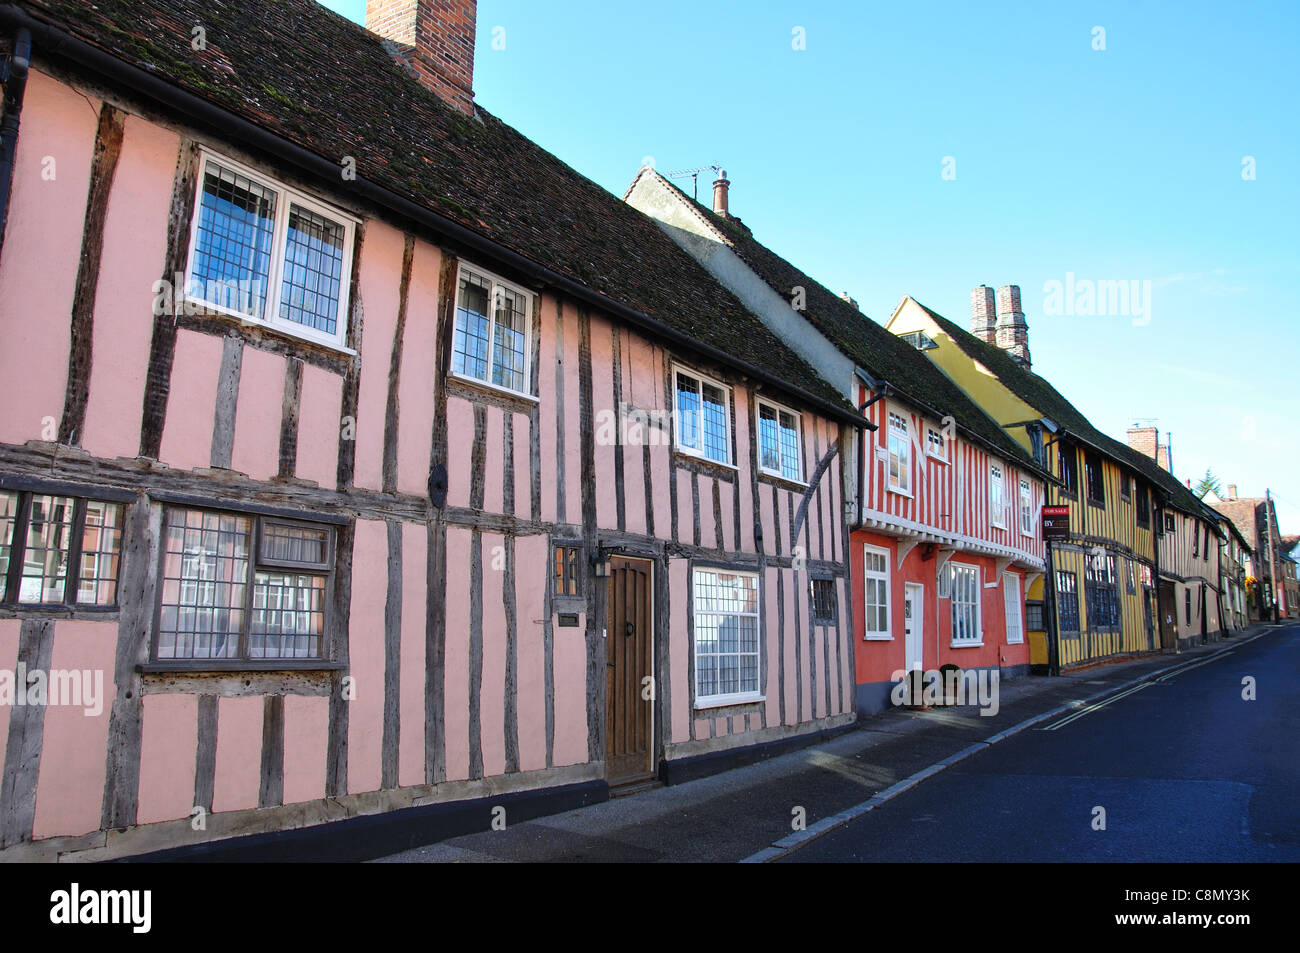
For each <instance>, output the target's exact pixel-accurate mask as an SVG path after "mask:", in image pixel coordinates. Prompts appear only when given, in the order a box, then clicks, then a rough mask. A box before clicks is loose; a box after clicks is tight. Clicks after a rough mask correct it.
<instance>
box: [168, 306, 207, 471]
mask: <svg viewBox="0 0 1300 953" xmlns="http://www.w3.org/2000/svg"><path fill="white" fill-rule="evenodd" d="M220 369H221V338H219V337H215V336H213V335H211V334H199V333H197V332H195V331H186V330H184V329H182V330H180V331H177V332H176V353H175V356H174V357H173V359H172V377H171V391H170V394H169V395H168V398H167V422H166V423H165V424H164V425H163V436H162V446H161V449H160V450H159V453H158V456H159V458H160V459H161V461H162V462H163V463H166V464H167V465H168V466H170V467H175V468H176V469H178V470H186V469H195V468H199V467H206V466H208V465H209V464H210V463H211V462H212V420H213V416H214V414H215V412H216V403H217V375H218V373H219V372H220Z"/></svg>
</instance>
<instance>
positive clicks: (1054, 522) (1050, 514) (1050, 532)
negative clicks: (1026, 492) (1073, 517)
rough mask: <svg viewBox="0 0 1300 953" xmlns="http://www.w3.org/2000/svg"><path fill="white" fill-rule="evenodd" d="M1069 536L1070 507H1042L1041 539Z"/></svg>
mask: <svg viewBox="0 0 1300 953" xmlns="http://www.w3.org/2000/svg"><path fill="white" fill-rule="evenodd" d="M1069 538H1070V508H1069V507H1068V506H1044V507H1043V539H1069Z"/></svg>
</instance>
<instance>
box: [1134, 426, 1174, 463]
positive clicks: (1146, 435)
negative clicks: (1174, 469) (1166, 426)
mask: <svg viewBox="0 0 1300 953" xmlns="http://www.w3.org/2000/svg"><path fill="white" fill-rule="evenodd" d="M1127 436H1128V445H1129V446H1130V447H1132V448H1133V449H1134V450H1136V451H1137V452H1138V453H1140V454H1142V455H1143V456H1145V457H1150V458H1151V459H1152V460H1154V461H1155V462H1156V463H1157V464H1158V465H1159V466H1160V468H1161V469H1162V470H1169V469H1170V467H1169V463H1170V460H1169V444H1167V443H1161V442H1160V431H1159V430H1157V429H1156V428H1155V427H1129V428H1128V434H1127Z"/></svg>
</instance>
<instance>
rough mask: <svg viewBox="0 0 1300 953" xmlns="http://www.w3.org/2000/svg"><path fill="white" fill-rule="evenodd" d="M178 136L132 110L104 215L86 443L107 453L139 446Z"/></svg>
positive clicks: (129, 451) (96, 451) (133, 452)
mask: <svg viewBox="0 0 1300 953" xmlns="http://www.w3.org/2000/svg"><path fill="white" fill-rule="evenodd" d="M179 149H180V138H179V137H178V136H177V135H176V134H175V133H172V132H170V131H168V130H166V129H163V128H161V127H160V126H157V125H155V124H153V123H151V122H146V121H145V120H143V119H139V118H137V117H135V116H128V117H127V119H126V126H125V130H124V135H123V139H122V154H121V156H120V157H119V158H118V162H117V172H116V174H115V175H114V177H113V189H112V191H111V192H110V193H109V198H108V214H107V217H106V218H105V220H104V248H103V257H102V258H101V260H100V271H99V287H98V290H97V292H96V297H95V316H94V340H93V358H92V362H91V371H90V391H89V400H88V402H87V405H86V424H85V434H84V435H83V436H82V440H81V445H82V446H83V447H85V449H87V450H89V451H90V452H91V453H94V454H97V455H99V456H102V457H119V456H120V457H133V456H135V455H136V453H137V451H138V450H139V447H140V413H141V409H142V407H143V405H144V379H145V372H146V369H147V368H148V366H149V342H150V340H151V338H152V337H153V321H152V319H151V317H150V315H151V314H152V301H153V297H154V295H153V290H152V289H153V283H154V282H155V281H157V280H158V278H159V277H160V276H161V274H162V266H163V257H164V254H165V246H166V243H167V216H168V213H169V211H170V207H171V180H172V178H173V177H174V175H175V172H176V159H177V154H178V151H179Z"/></svg>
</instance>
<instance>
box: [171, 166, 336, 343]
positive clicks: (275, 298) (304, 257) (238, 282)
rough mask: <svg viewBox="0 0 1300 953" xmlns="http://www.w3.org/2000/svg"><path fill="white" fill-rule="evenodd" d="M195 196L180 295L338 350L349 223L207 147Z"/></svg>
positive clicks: (326, 206) (302, 194)
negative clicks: (183, 282)
mask: <svg viewBox="0 0 1300 953" xmlns="http://www.w3.org/2000/svg"><path fill="white" fill-rule="evenodd" d="M195 192H196V194H195V197H194V221H193V224H192V225H191V230H190V252H189V265H188V270H187V272H186V275H185V295H186V297H187V298H188V299H189V300H191V301H193V302H195V303H197V304H200V305H202V306H203V307H205V308H208V309H210V310H213V311H220V312H222V313H225V314H231V315H234V316H236V317H240V318H243V319H244V320H246V321H250V322H254V323H257V324H263V325H269V326H270V327H273V328H276V329H277V330H281V331H285V332H287V333H289V334H294V335H297V336H298V337H304V338H307V339H309V340H313V341H316V342H318V343H323V344H330V345H334V346H336V347H342V346H343V345H344V343H345V341H346V340H347V313H348V289H349V284H350V282H351V277H352V243H353V240H354V235H355V231H356V224H357V220H356V219H355V218H353V217H352V216H350V215H347V214H346V213H344V212H342V211H340V210H338V209H336V208H333V207H331V206H329V205H326V204H324V203H322V202H319V201H317V200H315V199H313V198H311V197H309V196H307V195H305V194H304V193H302V192H299V191H298V190H296V189H292V188H290V187H288V186H286V185H282V184H280V183H278V182H275V181H274V180H272V179H270V178H268V177H267V176H264V175H262V174H260V173H257V172H254V171H253V170H251V169H249V168H247V167H246V166H242V165H240V164H239V163H237V162H234V161H232V160H230V159H226V158H224V157H222V156H218V155H216V154H214V153H210V152H208V151H207V150H204V151H203V152H202V154H201V158H200V177H199V184H198V188H197V189H196V190H195Z"/></svg>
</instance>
